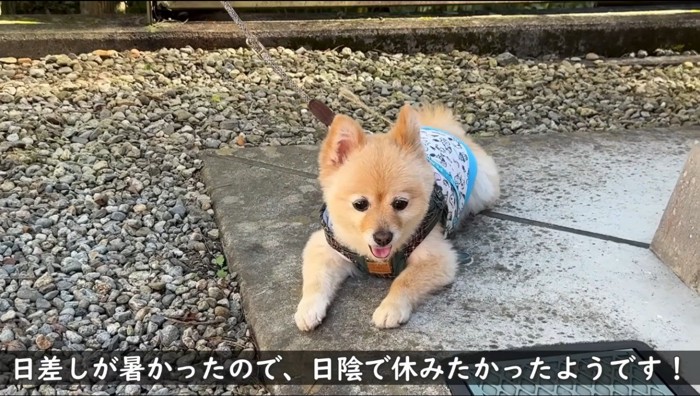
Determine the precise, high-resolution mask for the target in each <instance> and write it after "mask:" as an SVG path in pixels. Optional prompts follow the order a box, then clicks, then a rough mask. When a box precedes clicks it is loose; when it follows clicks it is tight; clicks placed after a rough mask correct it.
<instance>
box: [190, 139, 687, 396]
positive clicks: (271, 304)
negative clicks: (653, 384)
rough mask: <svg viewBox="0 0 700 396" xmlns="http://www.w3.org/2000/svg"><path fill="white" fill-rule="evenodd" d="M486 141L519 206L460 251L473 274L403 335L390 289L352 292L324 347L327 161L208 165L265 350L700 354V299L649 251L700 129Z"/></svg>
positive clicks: (272, 157)
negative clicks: (309, 307)
mask: <svg viewBox="0 0 700 396" xmlns="http://www.w3.org/2000/svg"><path fill="white" fill-rule="evenodd" d="M478 140H479V141H480V142H481V143H482V144H483V145H484V146H485V147H486V148H487V150H488V151H489V152H490V153H491V154H492V155H493V156H494V158H495V160H496V162H497V164H498V165H499V167H500V170H501V174H502V181H503V182H502V191H503V194H502V199H501V201H500V203H499V205H498V206H497V207H496V208H495V209H494V211H493V212H492V213H486V214H483V215H479V216H476V217H475V218H473V219H472V220H471V224H470V225H469V226H468V228H467V231H466V232H465V233H463V234H462V235H460V236H459V237H458V238H457V239H456V241H455V243H456V245H457V247H458V248H459V249H463V250H465V251H467V252H469V253H471V254H472V255H473V256H474V262H473V264H471V265H469V266H466V267H463V268H461V270H460V272H459V274H458V277H457V279H456V281H455V282H454V284H453V285H452V286H451V287H449V288H447V289H446V290H444V291H443V292H440V293H438V294H436V295H435V296H434V297H433V298H431V299H429V300H428V301H427V302H426V303H425V304H423V305H422V306H420V307H418V308H417V309H416V310H415V312H414V314H413V315H412V317H411V319H410V321H409V322H408V323H407V324H406V325H404V326H403V327H401V328H398V329H393V330H379V329H376V328H374V327H373V326H372V324H371V316H372V312H373V311H374V309H375V308H376V306H377V305H378V304H379V303H380V301H381V300H382V298H383V297H384V295H385V293H386V292H387V290H388V286H389V281H388V280H382V279H375V278H360V279H351V280H348V281H347V282H346V283H345V284H344V285H343V287H342V288H341V291H340V292H339V294H338V296H337V297H336V299H335V300H334V302H333V304H332V305H331V307H330V309H329V313H328V316H327V317H326V319H325V320H324V322H323V323H322V325H321V326H320V327H319V328H317V329H316V330H315V331H314V332H312V333H308V334H307V333H302V332H300V331H299V330H298V329H297V327H296V325H295V323H294V319H293V314H294V312H295V309H296V305H297V303H298V301H299V298H300V295H301V260H300V254H301V251H302V248H303V246H304V244H305V242H306V239H307V237H308V236H309V234H310V233H311V232H312V231H314V230H316V229H317V228H318V226H319V225H318V209H319V207H320V204H321V194H320V191H319V188H318V186H317V182H316V179H315V177H316V170H317V167H316V155H317V148H316V147H308V146H288V147H264V148H255V149H247V148H246V149H240V150H236V151H233V152H230V151H229V152H221V151H218V152H217V151H211V152H208V153H207V154H206V155H205V157H204V160H205V170H204V176H205V182H206V185H207V188H208V189H209V192H210V194H211V197H212V203H213V207H214V209H215V212H216V217H217V221H218V224H219V228H220V230H221V232H222V242H223V245H224V250H225V252H226V257H227V259H228V261H229V264H230V268H231V270H232V271H235V272H237V273H238V281H239V283H240V285H241V293H242V297H243V306H244V312H245V314H246V317H247V320H248V323H249V324H250V326H251V327H252V331H253V333H254V334H255V337H256V340H257V344H258V347H259V348H260V349H261V350H381V349H384V350H487V349H504V348H511V347H522V346H532V345H538V344H552V343H561V342H591V341H619V340H628V339H634V340H638V341H642V342H646V343H648V344H649V345H651V346H652V347H654V348H657V349H660V350H672V349H686V350H688V349H695V350H698V349H700V339H698V337H697V332H698V329H699V328H700V296H698V294H697V293H696V292H695V291H693V290H691V289H689V288H688V287H687V286H686V285H685V284H683V282H682V281H681V280H680V279H678V278H677V277H676V275H675V274H674V273H673V272H672V271H671V270H670V269H669V268H668V267H666V266H665V265H664V264H663V263H662V262H661V261H660V260H659V259H658V258H657V257H656V256H655V255H654V254H653V253H652V252H651V251H650V250H649V249H648V246H649V243H650V242H651V240H652V237H653V235H654V231H655V230H656V227H657V225H658V223H659V220H660V218H661V215H662V212H663V210H664V208H665V206H666V203H667V201H668V199H669V197H670V194H671V191H672V190H673V187H674V185H675V183H676V180H677V178H678V175H679V172H680V170H681V168H682V166H683V163H684V161H685V159H686V156H687V154H688V152H689V151H690V147H691V145H692V144H694V143H700V129H695V130H649V131H634V132H630V131H625V132H620V133H576V134H567V135H562V134H556V135H554V134H553V135H529V136H517V135H515V136H507V137H496V138H480V139H478ZM414 390H415V391H416V392H418V393H420V394H429V393H443V394H444V393H446V392H447V388H446V387H441V386H430V387H422V388H416V389H414ZM272 391H273V392H275V393H294V392H311V393H332V392H352V393H405V392H409V391H410V390H409V387H402V388H400V389H399V388H389V387H369V386H364V387H360V386H354V387H336V388H335V389H328V388H323V389H318V387H316V388H314V389H311V390H309V389H301V390H300V389H294V388H289V387H287V388H282V387H274V388H272Z"/></svg>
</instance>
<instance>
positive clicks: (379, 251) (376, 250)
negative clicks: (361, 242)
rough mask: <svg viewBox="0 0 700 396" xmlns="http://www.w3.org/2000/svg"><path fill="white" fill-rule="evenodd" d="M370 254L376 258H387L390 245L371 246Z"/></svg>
mask: <svg viewBox="0 0 700 396" xmlns="http://www.w3.org/2000/svg"><path fill="white" fill-rule="evenodd" d="M371 249H372V254H373V255H374V257H376V258H380V259H383V258H387V257H389V253H391V246H384V247H379V246H372V247H371Z"/></svg>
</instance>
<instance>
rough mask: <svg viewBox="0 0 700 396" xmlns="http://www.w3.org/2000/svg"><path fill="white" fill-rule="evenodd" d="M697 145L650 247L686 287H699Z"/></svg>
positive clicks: (699, 174) (699, 157)
mask: <svg viewBox="0 0 700 396" xmlns="http://www.w3.org/2000/svg"><path fill="white" fill-rule="evenodd" d="M699 179H700V144H697V145H695V146H694V148H693V150H692V151H691V152H690V154H689V155H688V159H687V161H686V163H685V166H684V167H683V171H682V172H681V175H680V177H679V178H678V181H677V182H676V187H675V188H674V190H673V194H672V195H671V198H670V199H669V200H668V204H667V206H666V210H664V214H663V217H662V218H661V223H660V224H659V228H658V229H657V230H656V234H654V240H653V241H652V244H651V250H652V251H653V252H654V253H655V254H656V255H657V256H658V257H659V258H660V259H661V261H663V262H664V263H665V264H666V265H668V266H669V267H671V268H672V269H673V271H674V272H675V273H676V274H677V275H678V277H679V278H681V279H682V280H683V281H684V282H685V283H686V284H688V285H689V286H690V287H693V288H695V290H700V241H699V240H698V239H699V238H698V237H699V234H700V210H698V209H699V208H700V183H698V180H699Z"/></svg>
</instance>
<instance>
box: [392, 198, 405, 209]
mask: <svg viewBox="0 0 700 396" xmlns="http://www.w3.org/2000/svg"><path fill="white" fill-rule="evenodd" d="M406 206H408V201H407V200H405V199H402V198H398V199H395V200H394V202H392V203H391V207H392V208H394V209H396V210H404V209H406Z"/></svg>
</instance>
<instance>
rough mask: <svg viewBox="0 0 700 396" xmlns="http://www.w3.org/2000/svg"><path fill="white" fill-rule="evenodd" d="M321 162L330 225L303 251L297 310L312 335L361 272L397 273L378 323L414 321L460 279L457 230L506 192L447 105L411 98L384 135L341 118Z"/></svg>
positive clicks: (380, 308) (298, 319) (494, 168)
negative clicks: (428, 301)
mask: <svg viewBox="0 0 700 396" xmlns="http://www.w3.org/2000/svg"><path fill="white" fill-rule="evenodd" d="M318 163H319V177H318V180H319V183H320V186H321V189H322V192H323V200H324V202H323V206H322V208H321V212H322V214H321V216H320V217H321V223H322V225H323V229H321V230H318V231H316V232H314V233H313V234H312V235H311V236H310V238H309V240H308V242H307V244H306V246H305V247H304V250H303V252H302V259H303V268H302V278H303V287H302V289H303V290H302V297H301V300H300V302H299V304H298V306H297V311H296V313H295V315H294V319H295V321H296V324H297V327H298V328H299V329H300V330H302V331H310V330H312V329H314V328H316V327H317V326H318V325H319V324H320V323H321V322H322V321H323V319H324V318H325V316H326V312H327V310H328V307H329V305H330V303H331V301H332V300H333V298H334V296H335V294H336V292H337V290H338V288H339V287H340V286H341V284H342V283H343V281H344V280H345V279H346V278H347V277H348V276H351V275H355V274H358V273H360V272H365V273H370V274H375V275H378V276H382V277H388V278H393V280H392V282H391V286H390V287H389V292H388V294H387V295H386V296H385V298H384V299H383V300H382V302H381V304H379V306H378V307H377V308H376V310H375V311H374V313H373V315H372V322H373V323H374V325H375V326H377V327H378V328H394V327H398V326H400V325H402V324H404V323H406V322H407V321H408V319H409V318H410V316H411V313H412V312H413V310H414V309H415V308H416V307H417V306H418V304H419V303H420V302H422V301H423V300H424V298H425V297H427V296H428V295H430V294H431V293H433V292H435V291H437V290H438V289H440V288H443V287H445V286H447V285H449V284H450V283H452V282H453V280H454V278H455V274H456V271H457V266H458V254H457V252H456V251H455V249H454V247H453V246H452V243H451V242H450V240H449V239H450V236H451V233H452V232H453V231H455V230H457V229H459V228H460V227H461V226H462V223H463V219H464V218H466V217H467V216H468V215H469V214H476V213H478V212H480V211H482V210H485V209H488V208H491V207H492V206H493V204H494V203H495V202H496V201H497V200H498V198H499V195H500V177H499V174H498V169H497V166H496V163H495V162H494V160H493V159H492V158H491V157H490V156H489V155H488V154H487V153H486V152H485V151H484V150H483V148H482V147H481V146H479V145H478V144H476V143H475V142H474V141H473V140H472V139H470V138H469V137H468V136H467V134H466V133H465V131H464V129H463V128H462V126H461V125H460V123H459V122H457V120H456V119H455V117H454V116H453V114H452V112H451V111H450V110H449V109H448V108H446V107H444V106H441V105H426V106H422V107H421V108H418V109H415V108H413V107H412V106H411V105H409V104H405V105H404V106H403V107H402V108H401V110H400V111H399V114H398V117H397V120H396V122H395V123H394V125H393V126H392V128H391V129H390V130H389V132H387V133H383V134H367V133H365V131H364V130H363V129H362V127H361V126H360V124H359V123H358V122H356V121H355V120H353V119H352V118H350V117H348V116H345V115H336V116H335V118H334V119H333V122H332V123H331V125H330V126H329V131H328V135H327V136H326V138H325V139H324V141H323V142H322V144H321V149H320V153H319V157H318Z"/></svg>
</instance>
